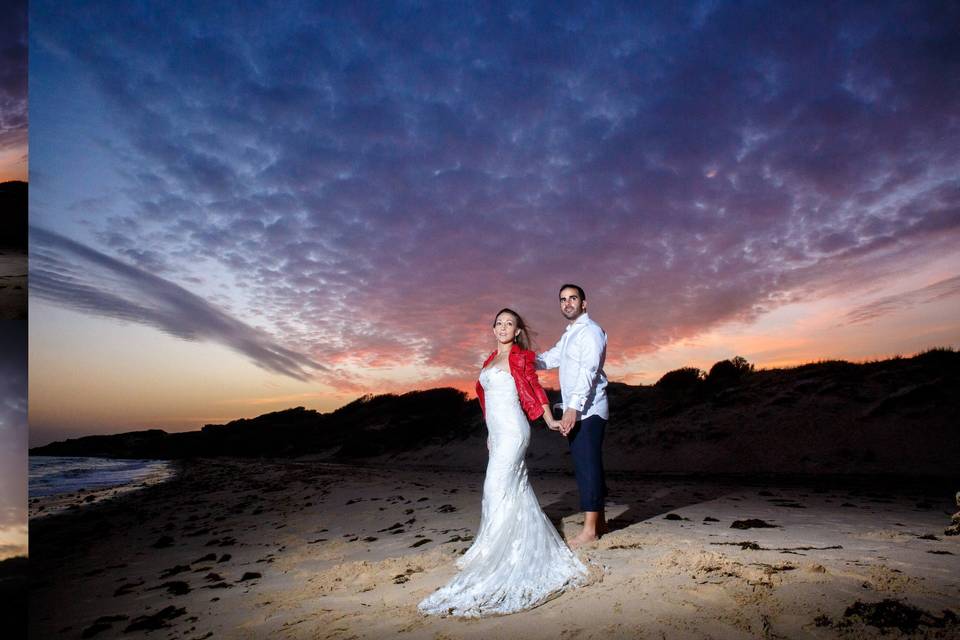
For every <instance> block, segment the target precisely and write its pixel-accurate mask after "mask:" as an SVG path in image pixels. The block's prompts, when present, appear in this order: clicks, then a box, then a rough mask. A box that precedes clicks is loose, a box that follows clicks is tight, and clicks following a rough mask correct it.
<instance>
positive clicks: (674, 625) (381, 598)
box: [30, 459, 960, 639]
mask: <svg viewBox="0 0 960 640" xmlns="http://www.w3.org/2000/svg"><path fill="white" fill-rule="evenodd" d="M531 479H532V482H533V484H534V488H535V490H536V492H537V494H538V497H539V499H540V502H541V504H542V505H543V507H544V510H545V511H546V513H547V514H548V516H550V518H551V520H553V522H554V523H555V524H556V525H557V526H558V528H560V529H561V530H562V532H564V533H565V534H567V535H570V534H572V533H574V532H575V531H576V530H577V525H578V522H579V516H578V515H577V514H575V513H574V509H575V505H576V492H575V487H574V482H573V479H572V478H571V477H569V476H568V475H566V474H562V473H552V474H543V473H541V474H532V478H531ZM482 481H483V476H482V473H481V472H478V471H475V470H471V471H465V472H454V471H450V470H431V469H427V468H419V469H409V470H397V469H391V468H388V467H376V468H369V467H347V466H341V465H331V464H323V463H318V462H315V461H275V462H272V461H250V460H236V459H226V460H225V459H217V460H200V461H193V462H188V463H184V464H183V465H182V470H181V472H180V473H179V474H178V475H177V477H176V478H175V479H173V480H171V481H168V482H164V483H160V484H155V485H153V486H149V487H146V488H143V489H140V490H138V491H135V492H131V493H128V494H126V495H123V496H119V497H116V498H113V499H110V500H103V501H100V502H99V503H98V504H88V505H84V506H83V507H82V508H78V509H75V510H72V511H69V512H64V513H61V514H59V515H52V516H48V517H42V518H35V519H33V520H32V521H31V540H30V542H31V553H30V555H31V564H32V567H31V568H32V572H33V581H34V583H33V585H32V589H31V593H30V599H31V603H30V625H31V637H34V638H91V637H96V638H114V637H131V636H136V635H139V634H144V633H148V632H149V631H151V630H153V631H155V632H154V633H152V634H151V636H152V637H165V638H191V639H196V638H214V637H225V638H265V637H278V638H331V639H333V638H343V639H346V638H385V637H397V636H399V637H404V638H411V639H412V638H431V639H433V638H487V637H512V636H516V637H527V638H591V637H594V638H601V637H603V638H621V637H622V638H626V637H640V638H661V637H666V638H680V637H683V638H755V637H770V638H778V637H779V638H795V637H812V638H840V637H844V638H846V637H885V638H890V637H899V636H904V637H931V638H934V637H936V638H948V637H957V635H958V634H960V621H958V617H957V616H958V613H960V612H958V603H960V538H958V537H945V536H944V535H943V530H944V528H945V527H946V526H947V524H948V523H949V514H950V513H952V511H953V510H955V509H951V507H952V506H953V505H952V493H951V491H950V490H949V488H947V487H943V491H942V492H940V491H939V489H938V488H936V487H934V488H933V491H932V492H931V489H930V488H911V487H907V486H903V487H901V488H900V490H898V491H891V490H890V488H889V487H884V488H881V487H872V486H871V485H870V484H869V483H862V482H861V483H858V484H857V485H853V486H850V487H848V488H845V489H834V488H832V487H828V486H827V485H824V484H819V483H818V486H804V484H803V483H802V482H801V483H795V484H793V485H792V486H771V485H767V484H764V483H755V482H743V481H733V480H715V479H714V480H711V479H690V478H682V477H673V478H671V477H655V478H651V477H636V476H634V477H630V476H626V475H616V474H614V475H612V477H611V478H610V488H611V495H610V498H609V500H608V504H609V505H610V506H609V513H608V515H609V516H610V517H611V518H612V522H611V524H612V529H613V531H612V533H611V534H609V535H607V536H605V537H604V538H603V539H602V540H601V541H600V542H598V543H595V544H594V545H592V546H590V547H588V548H586V549H583V550H581V551H580V555H581V558H582V559H583V560H585V561H586V562H587V563H589V565H590V567H591V572H592V582H591V584H589V585H588V586H586V587H583V588H580V589H577V590H574V591H570V592H567V593H564V594H563V595H561V596H560V597H558V598H556V599H554V600H551V601H549V602H547V603H546V604H544V605H543V606H541V607H539V608H537V609H534V610H532V611H528V612H523V613H520V614H514V615H510V616H503V617H497V618H488V619H481V620H461V619H456V618H435V617H423V616H421V615H419V614H418V613H417V610H416V605H417V603H418V602H419V601H420V599H422V598H423V597H425V596H426V595H427V594H429V593H430V592H431V591H433V590H434V589H436V588H437V587H439V586H440V585H441V584H443V583H444V582H445V581H446V580H448V579H449V578H450V577H451V576H452V575H453V574H454V572H455V569H454V565H453V559H454V558H455V557H456V555H457V554H459V553H462V552H463V551H464V550H465V549H466V548H467V546H469V544H470V540H471V539H472V535H473V533H474V532H475V529H476V526H477V525H478V523H479V518H480V514H479V508H480V491H481V487H482ZM32 506H33V505H32Z"/></svg>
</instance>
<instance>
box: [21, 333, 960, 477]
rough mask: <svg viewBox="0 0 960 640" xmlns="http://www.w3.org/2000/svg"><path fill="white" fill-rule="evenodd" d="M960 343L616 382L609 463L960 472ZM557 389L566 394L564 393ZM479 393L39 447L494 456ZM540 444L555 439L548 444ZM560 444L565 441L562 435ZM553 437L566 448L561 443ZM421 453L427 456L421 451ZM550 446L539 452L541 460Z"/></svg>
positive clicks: (558, 460) (116, 453) (680, 468)
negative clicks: (911, 352)
mask: <svg viewBox="0 0 960 640" xmlns="http://www.w3.org/2000/svg"><path fill="white" fill-rule="evenodd" d="M957 389H960V353H957V352H955V351H953V350H952V349H933V350H930V351H927V352H925V353H921V354H919V355H917V356H914V357H912V358H899V357H897V358H893V359H889V360H883V361H878V362H869V363H864V364H853V363H849V362H844V361H827V362H818V363H813V364H807V365H803V366H799V367H795V368H790V369H772V370H765V371H755V370H754V368H753V366H752V365H750V364H749V363H748V362H746V360H744V359H742V358H733V359H731V360H724V361H721V362H718V363H717V364H715V365H714V366H713V367H712V368H711V369H710V371H709V372H704V371H700V370H699V369H694V368H689V367H688V368H683V369H678V370H676V371H671V372H669V373H667V374H665V375H664V376H663V377H662V378H661V379H660V380H659V381H658V382H657V383H656V384H654V385H651V386H631V385H626V384H622V383H616V382H613V383H611V384H610V386H609V388H608V391H609V396H610V406H611V420H610V425H609V426H608V429H607V440H606V442H605V445H604V450H605V454H604V455H605V463H606V466H607V468H608V469H609V470H613V471H617V470H622V471H634V472H678V473H699V472H705V473H815V474H851V473H857V474H859V473H864V474H906V475H922V476H929V475H933V476H957V475H958V471H957V470H958V465H957V460H958V459H960V438H958V437H957V435H958V433H957V430H958V427H957V425H960V394H958V393H957ZM550 393H551V396H552V397H551V400H555V399H559V398H558V395H559V394H558V393H557V392H555V391H551V392H550ZM483 434H484V426H483V420H482V417H481V414H480V408H479V404H478V403H477V401H476V400H475V399H473V400H468V399H467V396H466V395H465V394H463V393H462V392H460V391H457V390H455V389H449V388H443V389H431V390H429V391H414V392H410V393H406V394H403V395H379V396H364V397H362V398H359V399H358V400H355V401H354V402H352V403H350V404H348V405H346V406H344V407H341V408H340V409H338V410H336V411H334V412H332V413H326V414H321V413H318V412H316V411H312V410H307V409H304V408H303V407H298V408H295V409H288V410H285V411H278V412H276V413H269V414H266V415H262V416H259V417H257V418H253V419H244V420H235V421H233V422H230V423H228V424H225V425H207V426H205V427H204V428H203V429H201V430H200V431H194V432H188V433H173V434H169V433H165V432H164V431H160V430H151V431H138V432H131V433H125V434H117V435H110V436H88V437H84V438H77V439H73V440H67V441H65V442H57V443H53V444H50V445H47V446H44V447H38V448H35V449H31V451H30V453H31V454H32V455H60V456H67V455H73V456H107V457H131V458H189V457H210V456H267V457H283V456H300V455H306V454H320V455H321V456H323V457H325V458H328V459H329V460H331V461H342V462H360V461H376V462H389V461H391V460H398V461H404V462H405V463H414V462H417V461H419V462H421V463H423V464H431V465H441V466H442V465H452V466H457V465H459V464H462V461H463V460H464V459H465V458H464V455H468V454H469V455H473V454H472V453H469V452H474V453H475V452H477V451H479V454H480V455H481V456H482V455H483V454H484V453H485V451H484V450H483V445H482V439H481V437H482V436H483ZM560 442H562V441H560V440H558V437H557V436H556V434H554V433H553V432H550V433H549V434H546V433H544V429H543V427H542V422H540V421H538V422H537V423H536V424H535V426H534V442H533V444H532V445H531V456H532V458H533V461H534V464H532V466H533V467H539V468H553V467H556V468H567V467H568V466H569V463H568V461H567V460H566V459H565V457H564V456H565V448H564V447H563V446H560V445H558V444H557V443H560ZM538 443H547V444H546V445H544V446H539V445H538ZM555 445H556V446H555ZM551 447H552V448H551ZM417 456H420V458H417ZM538 456H539V459H538Z"/></svg>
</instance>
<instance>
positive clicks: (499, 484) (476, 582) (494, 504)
mask: <svg viewBox="0 0 960 640" xmlns="http://www.w3.org/2000/svg"><path fill="white" fill-rule="evenodd" d="M480 384H481V385H483V390H484V396H485V398H486V419H487V432H488V434H489V440H488V441H489V445H490V460H489V462H488V463H487V477H486V478H485V479H484V482H483V503H482V511H481V517H480V529H479V531H478V532H477V537H476V539H475V540H474V542H473V545H471V546H470V548H469V549H468V550H467V552H466V553H465V554H464V555H462V556H461V557H460V558H458V559H457V566H458V567H459V568H460V569H462V571H460V573H458V574H457V575H456V576H454V578H453V579H452V580H450V582H448V583H447V584H446V585H444V586H443V587H441V588H440V589H438V590H437V591H435V592H434V593H433V594H431V595H430V596H429V597H427V598H426V599H425V600H423V601H422V602H421V603H420V605H419V606H418V609H419V610H420V611H421V612H422V613H426V614H434V615H454V616H463V617H468V618H476V617H480V616H487V615H500V614H506V613H514V612H517V611H523V610H524V609H530V608H533V607H535V606H537V605H539V604H542V603H544V602H546V601H547V600H549V599H551V598H552V597H555V596H557V595H559V593H560V592H562V591H563V590H565V589H567V588H569V587H573V586H577V585H581V584H584V583H585V582H586V577H587V569H586V567H585V566H584V565H583V563H582V562H580V560H579V559H578V558H577V556H576V555H575V554H574V553H573V552H572V551H571V550H570V549H569V548H568V547H567V545H566V544H564V542H563V540H562V539H561V538H560V535H559V534H558V533H557V530H556V529H555V528H554V527H553V524H551V522H550V520H549V518H547V516H546V515H545V514H544V513H543V510H542V509H541V508H540V503H539V502H537V497H536V495H534V493H533V488H532V487H531V486H530V482H529V480H527V465H526V463H525V462H524V457H525V455H526V453H527V445H528V444H529V443H530V425H529V423H528V422H527V419H526V416H525V415H524V413H523V410H522V409H521V408H520V400H519V398H518V396H517V387H516V384H515V383H514V381H513V376H512V375H511V374H510V373H509V372H506V371H504V370H502V369H499V368H497V367H494V366H490V367H487V368H486V369H484V370H483V371H481V372H480Z"/></svg>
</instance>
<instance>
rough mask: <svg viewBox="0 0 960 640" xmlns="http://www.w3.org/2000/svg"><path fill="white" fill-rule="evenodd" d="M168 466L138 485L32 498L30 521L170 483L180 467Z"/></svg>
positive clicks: (28, 504) (124, 485)
mask: <svg viewBox="0 0 960 640" xmlns="http://www.w3.org/2000/svg"><path fill="white" fill-rule="evenodd" d="M163 462H167V463H168V464H167V466H165V467H164V468H161V469H156V470H154V471H152V472H151V473H149V474H148V475H146V476H145V477H143V478H140V479H138V480H137V481H136V482H131V483H127V484H122V485H112V486H108V487H101V488H97V489H86V488H81V489H79V490H78V491H73V492H66V493H56V494H52V495H48V496H35V497H31V498H28V501H27V518H28V521H29V522H30V523H31V524H32V523H33V522H34V521H36V520H39V519H42V518H46V517H49V516H52V515H58V514H61V513H69V512H73V511H77V510H80V509H83V508H85V507H90V506H93V505H96V504H100V503H102V502H104V501H106V500H113V499H116V498H119V497H121V496H125V495H128V494H130V493H133V492H136V491H140V490H142V489H146V488H148V487H152V486H154V485H157V484H160V483H164V482H170V481H172V480H173V479H175V478H176V477H177V474H178V471H179V467H180V466H181V465H180V463H179V462H178V461H175V460H170V461H163Z"/></svg>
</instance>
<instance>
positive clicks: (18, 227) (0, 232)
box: [0, 181, 27, 251]
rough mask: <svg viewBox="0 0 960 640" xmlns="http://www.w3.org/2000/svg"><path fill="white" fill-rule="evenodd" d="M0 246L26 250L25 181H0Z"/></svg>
mask: <svg viewBox="0 0 960 640" xmlns="http://www.w3.org/2000/svg"><path fill="white" fill-rule="evenodd" d="M0 247H7V248H11V249H19V250H23V251H26V250H27V183H26V182H20V181H12V182H0Z"/></svg>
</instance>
